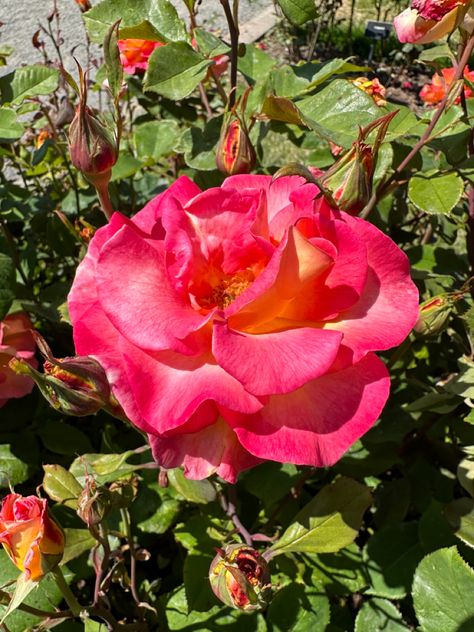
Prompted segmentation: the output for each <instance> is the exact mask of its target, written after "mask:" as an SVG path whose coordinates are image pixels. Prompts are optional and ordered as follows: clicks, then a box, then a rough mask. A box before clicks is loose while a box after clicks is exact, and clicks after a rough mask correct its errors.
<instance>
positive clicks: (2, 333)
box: [0, 312, 37, 408]
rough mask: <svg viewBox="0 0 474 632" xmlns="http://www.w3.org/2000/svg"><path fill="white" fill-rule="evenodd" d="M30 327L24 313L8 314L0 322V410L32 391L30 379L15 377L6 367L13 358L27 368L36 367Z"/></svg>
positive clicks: (34, 346)
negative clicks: (16, 398)
mask: <svg viewBox="0 0 474 632" xmlns="http://www.w3.org/2000/svg"><path fill="white" fill-rule="evenodd" d="M32 327H33V325H32V324H31V321H30V319H29V318H28V315H27V314H25V313H24V312H16V313H15V314H9V315H8V316H7V317H6V318H4V320H2V321H0V408H1V407H2V406H4V405H5V404H6V403H7V401H8V400H9V399H11V398H13V397H23V396H24V395H27V394H28V393H31V391H32V390H33V386H34V382H33V380H32V379H31V378H30V377H28V376H25V375H17V374H16V373H15V372H14V371H12V370H11V368H10V367H9V366H8V364H9V362H10V360H11V359H12V358H15V357H16V358H19V359H20V360H22V361H24V362H25V364H27V365H28V366H31V367H33V368H34V367H36V366H37V361H36V359H35V357H34V355H35V348H36V344H35V341H34V339H33V335H32V333H31V329H32Z"/></svg>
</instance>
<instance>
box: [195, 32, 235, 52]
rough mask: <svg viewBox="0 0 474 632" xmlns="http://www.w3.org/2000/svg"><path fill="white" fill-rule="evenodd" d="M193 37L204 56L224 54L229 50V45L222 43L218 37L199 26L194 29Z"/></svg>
mask: <svg viewBox="0 0 474 632" xmlns="http://www.w3.org/2000/svg"><path fill="white" fill-rule="evenodd" d="M194 37H195V39H196V43H197V45H198V47H199V52H200V53H202V54H203V55H205V56H206V57H216V56H217V55H225V54H226V53H228V52H229V51H230V48H229V46H227V44H224V42H223V41H222V40H220V39H219V38H218V37H216V36H215V35H213V34H212V33H209V31H205V30H204V29H201V28H196V29H194Z"/></svg>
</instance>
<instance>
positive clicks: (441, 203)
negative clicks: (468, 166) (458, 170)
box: [408, 171, 464, 215]
mask: <svg viewBox="0 0 474 632" xmlns="http://www.w3.org/2000/svg"><path fill="white" fill-rule="evenodd" d="M463 190H464V185H463V181H462V179H461V178H460V177H459V176H458V175H457V174H455V173H447V174H445V175H441V174H440V173H439V172H438V171H428V172H426V173H417V174H415V175H414V176H413V177H412V178H411V179H410V183H409V185H408V197H409V198H410V200H411V202H413V204H414V205H415V206H416V207H417V208H419V209H420V211H424V212H425V213H430V214H435V215H436V214H441V215H446V214H448V213H450V212H451V211H452V210H453V208H454V207H455V206H456V204H457V203H458V202H459V200H460V199H461V195H462V192H463Z"/></svg>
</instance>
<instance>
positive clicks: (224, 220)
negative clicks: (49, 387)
mask: <svg viewBox="0 0 474 632" xmlns="http://www.w3.org/2000/svg"><path fill="white" fill-rule="evenodd" d="M317 193H318V189H317V187H316V186H315V185H313V184H309V183H307V182H306V181H305V180H304V179H303V178H300V177H297V176H288V177H282V178H279V179H277V180H276V181H275V182H272V178H271V176H257V175H237V176H232V177H230V178H227V180H225V182H224V184H223V185H222V186H221V187H218V188H213V189H209V190H207V191H204V192H202V191H201V190H200V189H199V188H198V187H197V186H196V184H194V183H193V182H192V181H191V180H189V179H188V178H186V177H184V176H183V177H181V178H179V179H178V180H177V181H176V182H175V183H174V184H173V185H172V186H171V187H170V188H169V189H168V190H167V191H165V192H164V193H162V194H161V195H159V196H158V197H156V198H155V199H153V200H152V201H151V202H149V203H148V204H147V205H146V206H145V208H144V209H143V210H142V211H140V212H139V213H138V214H137V215H135V217H134V218H133V219H132V220H130V219H127V218H126V217H125V216H123V215H121V214H120V213H115V214H114V216H113V217H112V220H111V222H110V224H108V225H107V226H105V227H103V228H101V229H100V230H98V231H97V233H96V234H95V236H94V238H93V239H92V241H91V243H90V245H89V250H88V253H87V255H86V257H85V258H84V260H83V261H82V263H81V264H80V266H79V268H78V270H77V274H76V278H75V281H74V284H73V286H72V289H71V292H70V295H69V310H70V314H71V318H72V322H73V326H74V340H75V344H76V350H77V353H79V354H80V355H92V356H93V357H94V358H96V359H97V360H98V361H99V362H100V363H101V364H102V366H103V367H104V369H105V371H106V373H107V376H108V379H109V380H110V383H111V387H112V389H113V392H114V394H115V396H116V397H117V399H118V400H119V402H120V404H121V405H122V406H123V408H124V410H125V412H126V414H127V416H128V417H129V418H130V420H131V421H132V422H133V423H134V424H135V425H136V426H137V427H138V428H140V429H141V430H143V431H145V432H146V433H148V435H149V440H150V443H151V446H152V449H153V454H154V457H155V459H156V460H157V461H158V463H159V464H160V465H162V466H163V467H165V468H173V467H177V466H180V465H184V468H185V473H186V476H188V477H189V478H194V479H199V478H204V477H206V476H209V475H211V474H212V473H213V472H217V474H219V475H220V476H221V477H222V478H224V479H226V480H228V481H230V482H233V481H235V479H236V476H237V474H238V473H239V472H240V471H241V470H244V469H246V468H249V467H252V466H254V465H256V464H258V463H259V462H261V461H262V460H273V461H281V462H290V463H296V464H307V465H314V466H327V465H331V464H333V463H335V462H336V461H337V460H338V459H339V458H340V457H341V456H342V455H343V454H344V452H345V451H346V450H347V449H348V448H349V447H350V446H351V445H352V444H353V443H354V442H355V441H356V440H357V439H358V438H359V437H361V436H362V435H363V434H364V433H365V432H367V430H369V428H371V426H372V425H373V424H374V422H375V420H376V419H377V417H378V416H379V414H380V411H381V410H382V408H383V406H384V404H385V402H386V400H387V397H388V394H389V385H390V380H389V376H388V373H387V370H386V368H385V366H384V364H383V363H382V362H381V361H380V360H379V359H378V358H377V357H376V356H375V355H374V353H373V352H374V351H377V350H382V349H389V348H390V347H393V346H395V345H398V344H400V343H401V342H402V341H403V340H404V338H405V337H406V336H407V335H408V333H409V332H410V330H411V328H412V327H413V325H414V323H415V322H416V320H417V318H418V292H417V290H416V287H415V286H414V284H413V283H412V281H411V279H410V275H409V264H408V260H407V257H406V256H405V254H404V253H403V252H402V251H401V250H400V249H399V248H398V247H397V246H396V245H395V244H394V243H393V242H392V241H391V239H389V238H388V237H386V236H385V235H384V234H383V233H381V232H380V231H379V230H378V229H377V228H375V227H374V226H373V225H372V224H370V223H368V222H366V221H364V220H362V219H359V218H357V217H351V216H350V215H347V214H345V213H342V212H339V211H337V210H333V209H331V208H330V207H329V206H328V205H327V203H326V202H325V201H323V199H322V198H319V199H315V196H316V195H317Z"/></svg>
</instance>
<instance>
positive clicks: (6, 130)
mask: <svg viewBox="0 0 474 632" xmlns="http://www.w3.org/2000/svg"><path fill="white" fill-rule="evenodd" d="M23 130H24V128H23V125H22V124H21V123H20V121H18V120H17V118H16V112H14V111H13V110H10V108H0V142H1V143H11V142H13V141H14V140H17V139H18V138H20V137H21V135H22V134H23ZM2 256H5V255H2Z"/></svg>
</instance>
